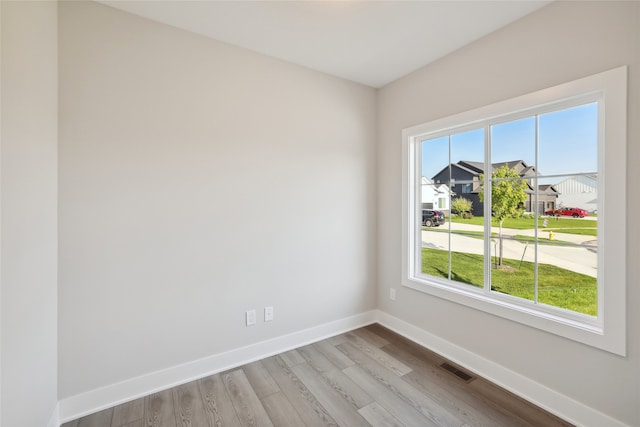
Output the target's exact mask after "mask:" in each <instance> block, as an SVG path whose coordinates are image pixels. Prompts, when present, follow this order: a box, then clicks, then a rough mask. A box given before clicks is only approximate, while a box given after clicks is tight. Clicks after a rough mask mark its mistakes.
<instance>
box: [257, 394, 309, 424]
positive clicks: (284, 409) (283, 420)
mask: <svg viewBox="0 0 640 427" xmlns="http://www.w3.org/2000/svg"><path fill="white" fill-rule="evenodd" d="M262 404H263V405H264V409H265V410H266V411H267V414H269V418H271V422H273V425H274V426H277V427H304V426H305V425H306V424H305V423H304V421H302V418H300V415H299V414H298V413H297V412H296V410H295V408H294V407H293V405H292V404H291V402H289V399H287V397H286V396H285V395H284V393H282V392H280V391H279V392H277V393H273V394H270V395H268V396H266V397H264V398H262Z"/></svg>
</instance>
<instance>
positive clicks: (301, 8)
mask: <svg viewBox="0 0 640 427" xmlns="http://www.w3.org/2000/svg"><path fill="white" fill-rule="evenodd" d="M100 3H103V4H107V5H109V6H112V7H114V8H117V9H121V10H124V11H127V12H130V13H133V14H136V15H140V16H143V17H146V18H149V19H152V20H155V21H159V22H163V23H166V24H169V25H172V26H175V27H178V28H182V29H185V30H188V31H191V32H194V33H198V34H201V35H204V36H207V37H211V38H214V39H217V40H221V41H224V42H227V43H231V44H234V45H237V46H241V47H245V48H247V49H250V50H253V51H255V52H259V53H263V54H265V55H269V56H272V57H275V58H279V59H282V60H285V61H289V62H293V63H295V64H299V65H303V66H306V67H309V68H312V69H315V70H318V71H322V72H325V73H328V74H332V75H334V76H338V77H342V78H345V79H348V80H353V81H356V82H360V83H363V84H365V85H369V86H373V87H381V86H384V85H385V84H387V83H389V82H391V81H393V80H396V79H398V78H400V77H402V76H404V75H406V74H408V73H410V72H412V71H414V70H416V69H418V68H420V67H422V66H424V65H426V64H428V63H430V62H433V61H435V60H436V59H438V58H441V57H443V56H445V55H447V54H448V53H450V52H453V51H455V50H456V49H459V48H461V47H462V46H464V45H466V44H468V43H471V42H472V41H474V40H477V39H479V38H481V37H482V36H484V35H486V34H489V33H491V32H493V31H495V30H497V29H499V28H501V27H503V26H505V25H507V24H509V23H511V22H513V21H515V20H517V19H519V18H521V17H523V16H525V15H527V14H529V13H531V12H533V11H535V10H536V9H539V8H541V7H543V6H545V5H546V4H548V3H550V1H542V0H535V1H515V0H510V1H507V0H502V1H483V0H475V1H456V0H443V1H188V0H171V1H160V0H151V1H140V0H138V1H114V0H102V1H100Z"/></svg>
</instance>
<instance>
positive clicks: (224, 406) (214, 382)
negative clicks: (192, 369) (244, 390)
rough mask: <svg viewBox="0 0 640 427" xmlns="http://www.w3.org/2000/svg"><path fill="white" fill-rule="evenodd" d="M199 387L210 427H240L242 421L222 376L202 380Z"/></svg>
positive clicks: (217, 375) (212, 376)
mask: <svg viewBox="0 0 640 427" xmlns="http://www.w3.org/2000/svg"><path fill="white" fill-rule="evenodd" d="M198 387H199V388H200V394H201V395H202V401H203V403H204V411H205V415H206V417H207V419H208V421H209V425H210V426H216V427H217V426H225V427H240V420H239V419H238V416H237V415H236V410H235V408H234V407H233V403H232V402H231V398H230V397H229V394H228V393H227V389H226V387H225V385H224V381H222V376H221V375H220V374H216V375H211V376H209V377H205V378H202V379H201V380H200V381H198Z"/></svg>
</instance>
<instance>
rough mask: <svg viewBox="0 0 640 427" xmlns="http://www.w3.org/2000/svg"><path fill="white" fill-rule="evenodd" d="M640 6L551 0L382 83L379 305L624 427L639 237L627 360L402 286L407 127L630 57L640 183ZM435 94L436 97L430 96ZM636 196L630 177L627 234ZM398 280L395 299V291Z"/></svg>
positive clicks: (632, 266) (633, 411)
mask: <svg viewBox="0 0 640 427" xmlns="http://www.w3.org/2000/svg"><path fill="white" fill-rule="evenodd" d="M639 31H640V3H638V2H555V3H552V4H551V5H549V6H547V7H545V8H543V9H541V10H539V11H537V12H534V13H533V14H532V15H529V16H527V17H525V18H523V19H521V20H520V21H517V22H516V23H514V24H512V25H510V26H508V27H506V28H504V29H502V30H500V31H497V32H495V33H493V34H491V35H489V36H487V37H485V38H483V39H481V40H479V41H477V42H475V43H473V44H471V45H468V46H467V47H465V48H463V49H461V50H459V51H457V52H455V53H453V54H451V55H449V56H447V57H445V58H443V59H442V60H440V61H438V62H436V63H434V64H432V65H429V66H427V67H424V68H422V69H420V70H418V71H416V72H415V73H412V74H411V75H409V76H406V77H405V78H403V79H400V80H398V81H396V82H394V83H392V84H390V85H388V86H386V87H385V88H383V89H382V90H380V92H379V98H378V99H379V110H378V117H379V146H378V159H379V162H378V177H379V179H378V195H379V202H378V221H379V225H378V229H379V234H378V239H379V241H380V242H384V244H380V245H379V253H378V260H379V264H378V265H379V270H378V278H379V306H380V308H381V309H382V310H383V311H386V312H388V313H389V314H391V315H393V316H396V317H398V318H400V319H402V320H405V321H407V322H409V323H412V324H414V325H417V326H419V327H420V328H422V329H424V330H426V331H428V332H430V333H431V334H434V335H436V336H439V337H441V338H443V339H445V340H447V341H449V342H451V343H453V344H454V345H457V346H460V347H462V348H464V349H467V350H469V351H471V352H473V353H475V354H477V355H479V356H481V357H484V358H486V359H489V360H491V361H494V362H496V363H498V364H501V365H503V366H504V367H505V368H506V369H509V370H512V371H515V372H517V373H519V374H522V375H524V376H526V377H529V378H530V379H532V380H534V381H536V382H538V383H540V384H542V385H544V386H546V387H549V388H550V389H553V390H556V391H558V392H560V393H562V394H564V395H566V396H569V397H571V398H573V399H575V400H577V401H579V402H582V403H584V404H586V405H588V406H590V407H592V408H595V409H596V410H599V411H601V412H604V413H605V414H608V415H610V416H612V417H614V418H617V419H619V420H622V421H624V422H625V423H627V424H629V425H640V413H639V410H638V402H639V401H640V395H639V389H638V384H639V383H640V312H639V311H638V310H636V309H632V307H638V305H640V287H639V286H638V277H640V265H639V264H638V263H637V262H636V261H637V259H638V258H639V256H640V241H639V240H638V239H636V238H629V240H628V241H627V257H628V262H627V266H628V267H627V268H628V270H627V278H628V280H629V283H628V284H627V298H628V300H627V304H628V307H629V308H630V309H628V310H627V313H628V329H627V334H628V337H627V338H628V339H627V344H628V357H626V358H622V357H619V356H615V355H613V354H609V353H607V352H604V351H601V350H596V349H594V348H590V347H587V346H585V345H582V344H579V343H576V342H573V341H570V340H566V339H563V338H560V337H558V336H555V335H551V334H548V333H545V332H542V331H539V330H536V329H531V328H529V327H526V326H522V325H520V324H517V323H513V322H510V321H507V320H503V319H501V318H498V317H494V316H491V315H489V314H485V313H482V312H479V311H476V310H473V309H470V308H466V307H463V306H460V305H457V304H454V303H451V302H448V301H444V300H441V299H438V298H435V297H432V296H429V295H426V294H423V293H419V292H416V291H414V290H411V289H408V288H403V287H401V286H400V279H401V259H400V258H401V251H400V248H401V238H400V233H399V230H400V229H401V219H402V218H401V209H402V207H401V189H402V184H401V176H402V173H401V164H402V161H401V147H402V141H401V131H402V129H403V128H407V127H410V126H413V125H417V124H420V123H424V122H427V121H430V120H433V119H436V118H440V117H445V116H448V115H452V114H455V113H459V112H463V111H467V110H470V109H473V108H477V107H481V106H484V105H488V104H491V103H494V102H497V101H500V100H504V99H508V98H511V97H515V96H518V95H522V94H525V93H529V92H532V91H535V90H538V89H543V88H546V87H549V86H553V85H556V84H560V83H563V82H567V81H571V80H573V79H576V78H579V77H584V76H587V75H590V74H595V73H598V72H601V71H605V70H608V69H612V68H615V67H618V66H621V65H625V64H629V65H630V67H629V106H628V117H629V121H628V126H629V129H628V152H627V155H628V157H627V158H628V166H627V170H628V181H629V182H630V183H633V182H640V174H639V169H638V168H637V167H636V166H637V165H638V164H640V144H638V140H639V139H640V128H639V126H640V122H639V121H638V120H636V119H634V118H637V117H640V91H639V88H640V63H639V55H640V33H639ZM425 99H428V100H429V102H424V100H425ZM639 210H640V195H639V194H638V193H637V192H636V191H635V190H634V185H629V186H628V194H627V212H628V217H629V218H630V219H631V220H630V221H629V223H628V224H627V234H628V236H638V235H639V234H640V229H639V228H640V225H639V223H638V221H635V220H634V219H633V218H635V217H636V216H637V215H636V214H635V213H636V212H638V211H639ZM390 287H395V288H397V300H396V301H395V302H392V301H390V300H389V299H388V297H387V296H388V295H389V288H390Z"/></svg>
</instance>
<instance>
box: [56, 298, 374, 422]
mask: <svg viewBox="0 0 640 427" xmlns="http://www.w3.org/2000/svg"><path fill="white" fill-rule="evenodd" d="M376 314H377V311H376V310H372V311H368V312H365V313H361V314H358V315H355V316H351V317H347V318H344V319H340V320H336V321H333V322H329V323H325V324H323V325H319V326H315V327H313V328H309V329H305V330H302V331H298V332H294V333H291V334H288V335H283V336H280V337H276V338H272V339H269V340H266V341H261V342H258V343H255V344H251V345H248V346H246V347H241V348H237V349H234V350H230V351H227V352H224V353H220V354H215V355H212V356H208V357H205V358H203V359H199V360H194V361H192V362H188V363H184V364H182V365H178V366H173V367H170V368H167V369H163V370H161V371H157V372H152V373H150V374H146V375H142V376H139V377H135V378H132V379H129V380H126V381H123V382H120V383H116V384H110V385H108V386H105V387H101V388H99V389H95V390H91V391H88V392H85V393H81V394H77V395H75V396H71V397H67V398H65V399H62V400H61V401H60V402H59V404H58V408H56V412H57V420H58V421H59V420H62V422H67V421H71V420H74V419H76V418H79V417H82V416H84V415H87V414H91V413H93V412H97V411H100V410H102V409H106V408H109V407H111V406H115V405H119V404H121V403H124V402H128V401H130V400H134V399H137V398H139V397H142V396H146V395H148V394H151V393H155V392H158V391H161V390H165V389H168V388H171V387H175V386H177V385H180V384H184V383H187V382H190V381H193V380H196V379H199V378H203V377H206V376H208V375H213V374H215V373H217V372H222V371H225V370H228V369H232V368H235V367H238V366H241V365H244V364H246V363H251V362H254V361H256V360H260V359H263V358H265V357H269V356H273V355H274V354H278V353H282V352H283V351H288V350H291V349H294V348H297V347H301V346H303V345H307V344H310V343H312V342H316V341H320V340H323V339H325V338H329V337H332V336H334V335H338V334H341V333H343V332H347V331H350V330H353V329H356V328H359V327H361V326H365V325H369V324H371V323H374V322H375V321H376ZM59 424H60V423H59V422H58V423H57V424H54V426H55V427H58V426H59ZM50 426H51V424H50Z"/></svg>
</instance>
